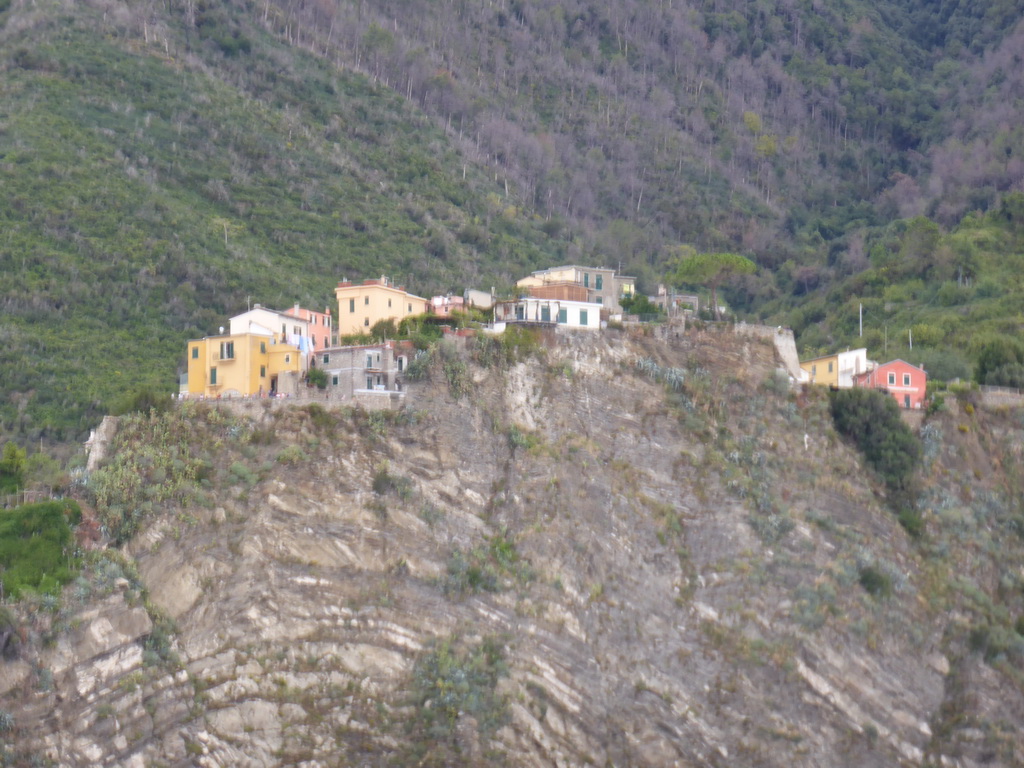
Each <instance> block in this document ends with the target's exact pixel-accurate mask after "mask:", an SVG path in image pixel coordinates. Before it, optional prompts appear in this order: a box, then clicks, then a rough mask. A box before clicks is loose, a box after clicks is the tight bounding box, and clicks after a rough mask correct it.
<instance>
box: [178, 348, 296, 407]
mask: <svg viewBox="0 0 1024 768" xmlns="http://www.w3.org/2000/svg"><path fill="white" fill-rule="evenodd" d="M185 354H186V357H187V358H188V394H189V396H190V397H207V398H218V397H243V396H248V395H272V394H294V393H295V392H296V391H297V389H298V384H299V380H300V379H301V378H302V375H303V374H304V373H305V371H306V355H305V354H303V353H302V352H301V351H300V350H299V348H298V347H296V346H293V345H291V344H286V343H283V342H280V341H277V340H276V339H275V337H274V336H268V335H265V334H258V333H229V334H225V335H222V336H208V337H207V338H205V339H192V340H191V341H189V342H188V350H187V352H186V353H185Z"/></svg>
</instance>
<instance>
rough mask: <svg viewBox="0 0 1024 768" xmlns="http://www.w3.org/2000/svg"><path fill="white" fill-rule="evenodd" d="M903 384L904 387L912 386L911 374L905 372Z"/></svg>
mask: <svg viewBox="0 0 1024 768" xmlns="http://www.w3.org/2000/svg"><path fill="white" fill-rule="evenodd" d="M903 386H904V387H909V386H910V374H909V373H904V374H903Z"/></svg>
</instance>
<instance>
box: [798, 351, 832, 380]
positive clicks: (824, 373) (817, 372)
mask: <svg viewBox="0 0 1024 768" xmlns="http://www.w3.org/2000/svg"><path fill="white" fill-rule="evenodd" d="M800 367H801V368H803V369H804V370H805V371H807V375H808V379H807V380H808V381H809V382H810V383H811V384H821V385H822V386H823V387H838V386H839V354H838V353H837V354H834V355H825V356H824V357H816V358H814V359H813V360H806V361H801V362H800Z"/></svg>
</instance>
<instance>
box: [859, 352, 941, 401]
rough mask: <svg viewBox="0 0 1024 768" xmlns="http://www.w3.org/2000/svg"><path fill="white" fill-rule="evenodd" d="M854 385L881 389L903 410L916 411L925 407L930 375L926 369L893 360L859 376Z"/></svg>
mask: <svg viewBox="0 0 1024 768" xmlns="http://www.w3.org/2000/svg"><path fill="white" fill-rule="evenodd" d="M854 385H855V386H858V387H871V388H873V389H881V390H883V391H885V392H888V393H889V394H890V395H892V396H893V397H895V398H896V402H897V403H899V404H900V407H901V408H914V409H916V408H922V407H924V401H925V396H926V393H927V389H928V374H927V373H926V372H925V370H924V368H918V367H917V366H916V365H911V364H910V363H908V362H906V361H905V360H891V361H890V362H888V363H882V364H881V365H876V366H875V367H874V368H873V369H872V370H870V371H866V372H865V373H861V374H858V375H857V376H856V377H855V379H854Z"/></svg>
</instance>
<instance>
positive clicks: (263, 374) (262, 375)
mask: <svg viewBox="0 0 1024 768" xmlns="http://www.w3.org/2000/svg"><path fill="white" fill-rule="evenodd" d="M260 378H261V379H265V378H267V366H265V365H261V366H260Z"/></svg>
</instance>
